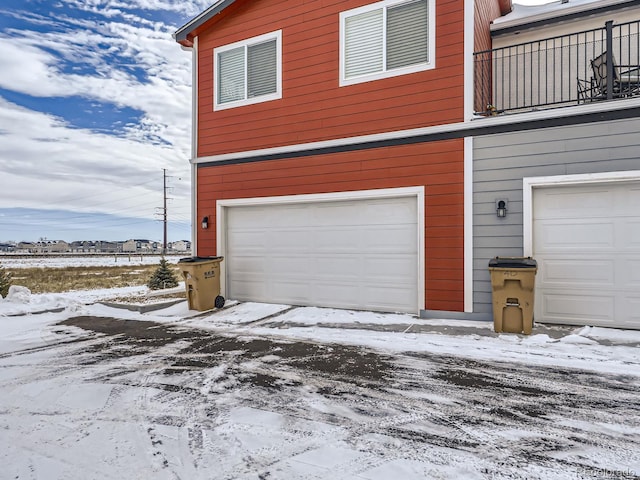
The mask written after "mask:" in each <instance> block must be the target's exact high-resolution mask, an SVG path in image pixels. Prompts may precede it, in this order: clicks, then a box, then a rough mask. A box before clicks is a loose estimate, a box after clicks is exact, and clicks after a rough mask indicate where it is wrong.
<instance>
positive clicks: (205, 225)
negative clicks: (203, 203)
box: [202, 217, 209, 230]
mask: <svg viewBox="0 0 640 480" xmlns="http://www.w3.org/2000/svg"><path fill="white" fill-rule="evenodd" d="M207 228H209V217H202V229H203V230H206V229H207Z"/></svg>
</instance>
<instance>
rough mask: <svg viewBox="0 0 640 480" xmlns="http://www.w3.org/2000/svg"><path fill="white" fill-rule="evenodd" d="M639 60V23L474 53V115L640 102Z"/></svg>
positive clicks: (606, 26)
mask: <svg viewBox="0 0 640 480" xmlns="http://www.w3.org/2000/svg"><path fill="white" fill-rule="evenodd" d="M639 55H640V20H637V21H633V22H627V23H620V24H614V23H613V22H612V21H608V22H606V24H605V25H604V26H603V27H602V28H597V29H592V30H585V31H582V32H577V33H571V34H567V35H562V36H557V37H553V38H545V39H541V40H536V41H532V42H527V43H520V44H517V45H512V46H508V47H502V48H496V49H493V50H486V51H482V52H476V53H474V64H475V73H474V74H475V99H474V110H475V112H476V113H477V114H478V115H488V116H489V115H497V114H503V113H521V112H530V111H534V110H543V109H549V108H559V107H567V106H574V105H579V104H584V103H592V102H600V101H610V100H619V99H625V98H631V97H640V56H639ZM610 79H611V80H610Z"/></svg>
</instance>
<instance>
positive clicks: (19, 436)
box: [0, 314, 640, 480]
mask: <svg viewBox="0 0 640 480" xmlns="http://www.w3.org/2000/svg"><path fill="white" fill-rule="evenodd" d="M275 316H276V317H277V314H276V315H275ZM272 317H273V316H272ZM271 320H273V318H271ZM263 325H264V323H263ZM245 327H246V326H245ZM356 327H359V328H360V329H361V330H357V329H356ZM283 328H285V327H283V325H280V326H279V327H278V330H280V331H279V335H265V334H264V332H261V333H260V335H256V334H255V333H253V332H252V331H251V328H248V327H246V328H244V329H242V330H241V331H234V330H233V329H229V328H226V329H222V330H217V331H216V330H215V329H214V330H203V329H200V328H196V327H194V326H193V325H190V324H189V323H185V322H180V321H178V322H170V323H158V322H156V321H151V320H144V319H143V318H138V319H122V318H118V317H117V316H111V317H110V316H96V315H79V316H71V317H70V318H67V319H66V320H63V321H61V322H58V323H57V324H55V325H51V326H50V327H49V333H50V334H52V335H55V339H51V340H49V341H48V342H47V343H46V344H45V345H40V346H36V347H32V348H24V349H16V350H14V351H12V352H9V353H5V354H3V355H1V356H0V372H1V373H2V376H1V377H0V379H1V381H2V383H1V384H0V389H1V392H2V394H3V395H2V397H0V431H2V432H4V433H3V434H2V436H1V437H2V439H3V440H0V447H1V448H0V450H2V451H4V453H3V454H1V455H0V459H1V460H2V461H3V464H4V465H8V467H7V468H5V469H3V471H2V472H0V478H38V479H42V478H56V479H57V478H69V479H71V478H89V477H91V478H151V477H153V478H171V479H175V478H183V479H199V478H202V479H205V478H206V479H240V478H242V479H245V478H246V479H250V478H252V479H287V480H291V479H316V478H318V479H319V478H323V479H396V478H398V479H399V478H402V479H438V478H442V479H445V478H447V479H448V478H454V477H457V478H462V479H467V478H469V479H476V478H477V479H502V478H505V479H507V478H509V479H536V478H540V479H565V478H566V479H574V478H625V479H628V478H640V453H639V452H640V402H639V395H638V393H639V392H640V389H639V386H640V382H639V379H638V376H637V375H625V374H603V373H601V372H600V373H599V372H594V371H590V370H588V369H576V368H566V367H554V366H550V365H542V366H541V365H535V362H531V363H523V362H513V361H500V359H499V358H497V359H496V360H492V361H489V360H477V359H475V360H474V359H471V358H467V357H465V356H463V355H448V354H442V353H437V352H436V353H430V352H429V351H428V349H426V350H423V351H420V352H395V353H393V352H391V353H390V352H384V351H381V350H380V349H374V348H367V347H363V346H357V345H346V344H341V343H336V342H325V341H309V340H299V339H294V338H284V337H282V335H281V334H282V329H283ZM335 330H336V331H338V333H339V331H342V332H344V335H350V336H357V335H358V332H362V335H364V332H365V331H366V330H368V329H367V327H366V326H362V325H359V326H358V325H354V324H348V325H343V326H342V327H340V328H335ZM456 334H457V335H464V332H456ZM417 335H420V333H417ZM531 355H536V353H535V351H532V353H531ZM5 475H6V476H5ZM87 475H88V476H89V477H87Z"/></svg>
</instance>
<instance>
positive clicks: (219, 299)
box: [214, 295, 224, 308]
mask: <svg viewBox="0 0 640 480" xmlns="http://www.w3.org/2000/svg"><path fill="white" fill-rule="evenodd" d="M214 305H215V306H216V308H222V307H224V297H223V296H222V295H218V296H217V297H216V299H215V301H214Z"/></svg>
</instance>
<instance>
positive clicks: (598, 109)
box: [191, 98, 640, 163]
mask: <svg viewBox="0 0 640 480" xmlns="http://www.w3.org/2000/svg"><path fill="white" fill-rule="evenodd" d="M638 107H640V98H634V99H629V100H614V101H611V102H598V103H594V104H589V105H576V106H573V107H564V108H557V109H551V110H539V111H536V112H530V113H518V114H513V115H503V116H496V117H488V118H487V117H478V118H474V119H471V120H468V121H465V122H458V123H447V124H444V125H434V126H431V127H420V128H413V129H408V130H396V131H392V132H384V133H374V134H371V135H360V136H355V137H345V138H337V139H333V140H323V141H320V142H309V143H300V144H295V145H285V146H281V147H271V148H263V149H259V150H248V151H242V152H233V153H223V154H219V155H210V156H206V157H200V158H198V157H196V158H194V159H192V160H191V161H192V163H209V162H220V161H228V160H237V159H241V158H246V157H260V156H267V155H280V154H286V153H298V152H304V151H308V150H316V149H321V148H334V147H344V146H348V145H357V144H361V143H369V142H379V141H385V140H394V139H402V138H411V137H418V136H422V135H435V134H438V133H446V132H456V131H459V132H464V131H466V130H471V129H474V128H479V127H492V126H500V125H510V124H513V125H516V124H519V123H525V122H530V121H537V120H549V119H554V118H564V117H572V116H575V115H588V114H593V113H602V112H610V111H617V110H626V109H629V108H638Z"/></svg>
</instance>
